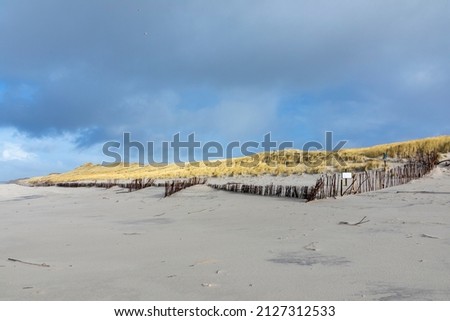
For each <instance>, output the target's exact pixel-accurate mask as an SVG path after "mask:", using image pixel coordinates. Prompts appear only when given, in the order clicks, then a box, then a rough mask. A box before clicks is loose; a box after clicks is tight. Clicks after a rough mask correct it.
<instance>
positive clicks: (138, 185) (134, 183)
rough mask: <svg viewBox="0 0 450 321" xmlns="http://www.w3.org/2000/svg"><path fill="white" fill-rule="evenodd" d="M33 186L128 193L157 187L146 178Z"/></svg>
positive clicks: (152, 181) (153, 181)
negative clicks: (126, 180) (125, 190)
mask: <svg viewBox="0 0 450 321" xmlns="http://www.w3.org/2000/svg"><path fill="white" fill-rule="evenodd" d="M34 186H57V187H68V188H76V187H99V188H107V189H108V188H112V187H114V186H117V187H121V188H126V189H128V190H129V191H130V192H132V191H137V190H140V189H143V188H147V187H150V186H158V184H155V180H153V179H150V178H148V179H146V178H138V179H134V180H131V181H130V182H125V183H124V182H119V181H118V180H107V181H102V182H97V181H93V182H63V183H49V182H45V183H39V184H36V185H34Z"/></svg>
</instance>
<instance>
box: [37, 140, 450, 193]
mask: <svg viewBox="0 0 450 321" xmlns="http://www.w3.org/2000/svg"><path fill="white" fill-rule="evenodd" d="M431 151H435V152H438V153H448V152H450V136H439V137H432V138H425V139H418V140H412V141H406V142H399V143H391V144H384V145H377V146H373V147H366V148H354V149H345V150H342V151H340V152H339V153H338V155H334V156H336V157H333V155H330V154H327V153H326V152H322V151H317V152H309V153H308V154H305V153H304V152H303V151H300V150H286V151H276V152H271V153H267V154H266V153H260V154H256V155H254V156H253V157H241V158H234V159H228V160H220V161H217V163H216V166H207V164H205V163H204V162H197V163H191V164H184V166H182V167H181V166H180V165H175V164H171V165H168V166H165V167H155V166H150V165H147V166H139V164H129V165H128V166H125V165H124V164H117V166H109V167H105V166H101V165H94V164H92V163H88V164H84V165H82V166H80V167H78V168H76V169H74V170H72V171H69V172H67V173H62V174H51V175H48V176H43V177H35V178H31V179H29V180H28V183H31V184H39V183H46V182H48V183H58V182H71V181H84V180H112V179H136V178H154V179H158V178H159V179H168V178H183V177H194V176H204V177H221V176H238V175H251V176H258V175H264V174H266V175H292V174H303V173H323V172H330V171H361V170H369V169H375V168H380V167H383V166H384V161H383V155H384V153H387V156H388V157H389V158H390V159H396V160H402V159H403V160H404V159H408V158H412V157H414V156H415V155H417V153H418V152H423V153H427V152H431ZM337 157H339V159H340V160H342V161H343V162H344V163H345V164H343V163H342V162H341V163H340V162H337V161H336V158H337ZM214 162H215V161H214ZM308 164H319V165H317V166H311V165H309V166H308Z"/></svg>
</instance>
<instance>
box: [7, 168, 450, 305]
mask: <svg viewBox="0 0 450 321" xmlns="http://www.w3.org/2000/svg"><path fill="white" fill-rule="evenodd" d="M163 193H164V191H163V189H162V188H148V189H144V190H140V191H137V192H132V193H128V192H127V191H124V190H121V189H118V188H113V189H110V190H104V189H97V188H92V189H88V188H78V189H65V188H56V187H47V188H45V187H24V186H18V185H0V299H2V300H450V170H448V169H445V168H437V169H436V170H435V171H434V172H433V173H432V174H431V175H430V176H428V177H426V178H424V179H421V180H419V181H414V182H412V183H409V184H406V185H403V186H399V187H394V188H390V189H385V190H382V191H378V192H373V193H367V194H363V195H355V196H347V197H343V198H339V199H328V200H323V201H315V202H310V203H302V202H299V201H298V200H292V199H284V198H270V197H259V196H251V195H241V194H233V193H227V192H222V191H216V190H213V189H210V188H209V187H207V186H195V187H192V188H189V189H187V190H184V191H182V192H180V193H177V194H175V195H173V196H172V197H170V198H166V199H164V198H162V196H163ZM365 216H367V220H370V221H369V222H367V223H364V224H360V225H357V226H352V225H349V224H339V223H340V222H348V223H357V222H359V221H360V220H361V219H362V218H363V217H365ZM9 258H12V259H16V260H21V261H23V262H28V263H35V264H42V263H45V264H47V265H49V267H44V266H37V265H30V264H25V263H22V262H13V261H10V260H8V259H9Z"/></svg>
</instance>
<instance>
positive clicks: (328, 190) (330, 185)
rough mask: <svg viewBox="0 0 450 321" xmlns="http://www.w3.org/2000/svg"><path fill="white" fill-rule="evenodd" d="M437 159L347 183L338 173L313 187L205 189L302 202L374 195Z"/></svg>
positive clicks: (431, 155) (419, 173)
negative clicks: (354, 195)
mask: <svg viewBox="0 0 450 321" xmlns="http://www.w3.org/2000/svg"><path fill="white" fill-rule="evenodd" d="M437 160H438V155H437V154H436V153H429V154H426V155H419V156H417V157H416V159H415V160H411V161H409V162H408V163H407V164H405V165H402V166H398V167H395V168H391V169H376V170H370V171H364V172H359V173H355V174H353V175H352V177H351V179H350V181H349V179H346V178H343V176H342V173H334V174H324V175H322V176H321V177H320V178H319V179H318V180H317V182H316V184H315V185H314V186H284V185H273V184H270V185H265V186H261V185H247V184H242V183H227V184H221V185H217V184H209V185H208V186H210V187H212V188H215V189H218V190H223V191H229V192H236V193H243V194H254V195H261V196H276V197H288V198H298V199H303V200H306V201H312V200H316V199H324V198H328V197H334V198H335V197H337V196H344V195H349V194H359V193H366V192H372V191H377V190H380V189H383V188H388V187H393V186H397V185H402V184H406V183H408V182H410V181H412V180H414V179H418V178H421V177H423V176H424V175H426V174H427V173H429V172H430V171H431V170H432V169H433V168H434V167H435V166H436V164H437Z"/></svg>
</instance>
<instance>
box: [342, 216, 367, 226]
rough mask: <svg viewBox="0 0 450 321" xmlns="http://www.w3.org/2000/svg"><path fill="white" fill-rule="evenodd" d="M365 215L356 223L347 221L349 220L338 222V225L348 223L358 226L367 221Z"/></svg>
mask: <svg viewBox="0 0 450 321" xmlns="http://www.w3.org/2000/svg"><path fill="white" fill-rule="evenodd" d="M366 218H367V216H364V217H363V218H362V220H361V221H359V222H358V223H349V222H339V225H350V226H358V225H361V224H364V223H369V222H370V221H369V220H366Z"/></svg>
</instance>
